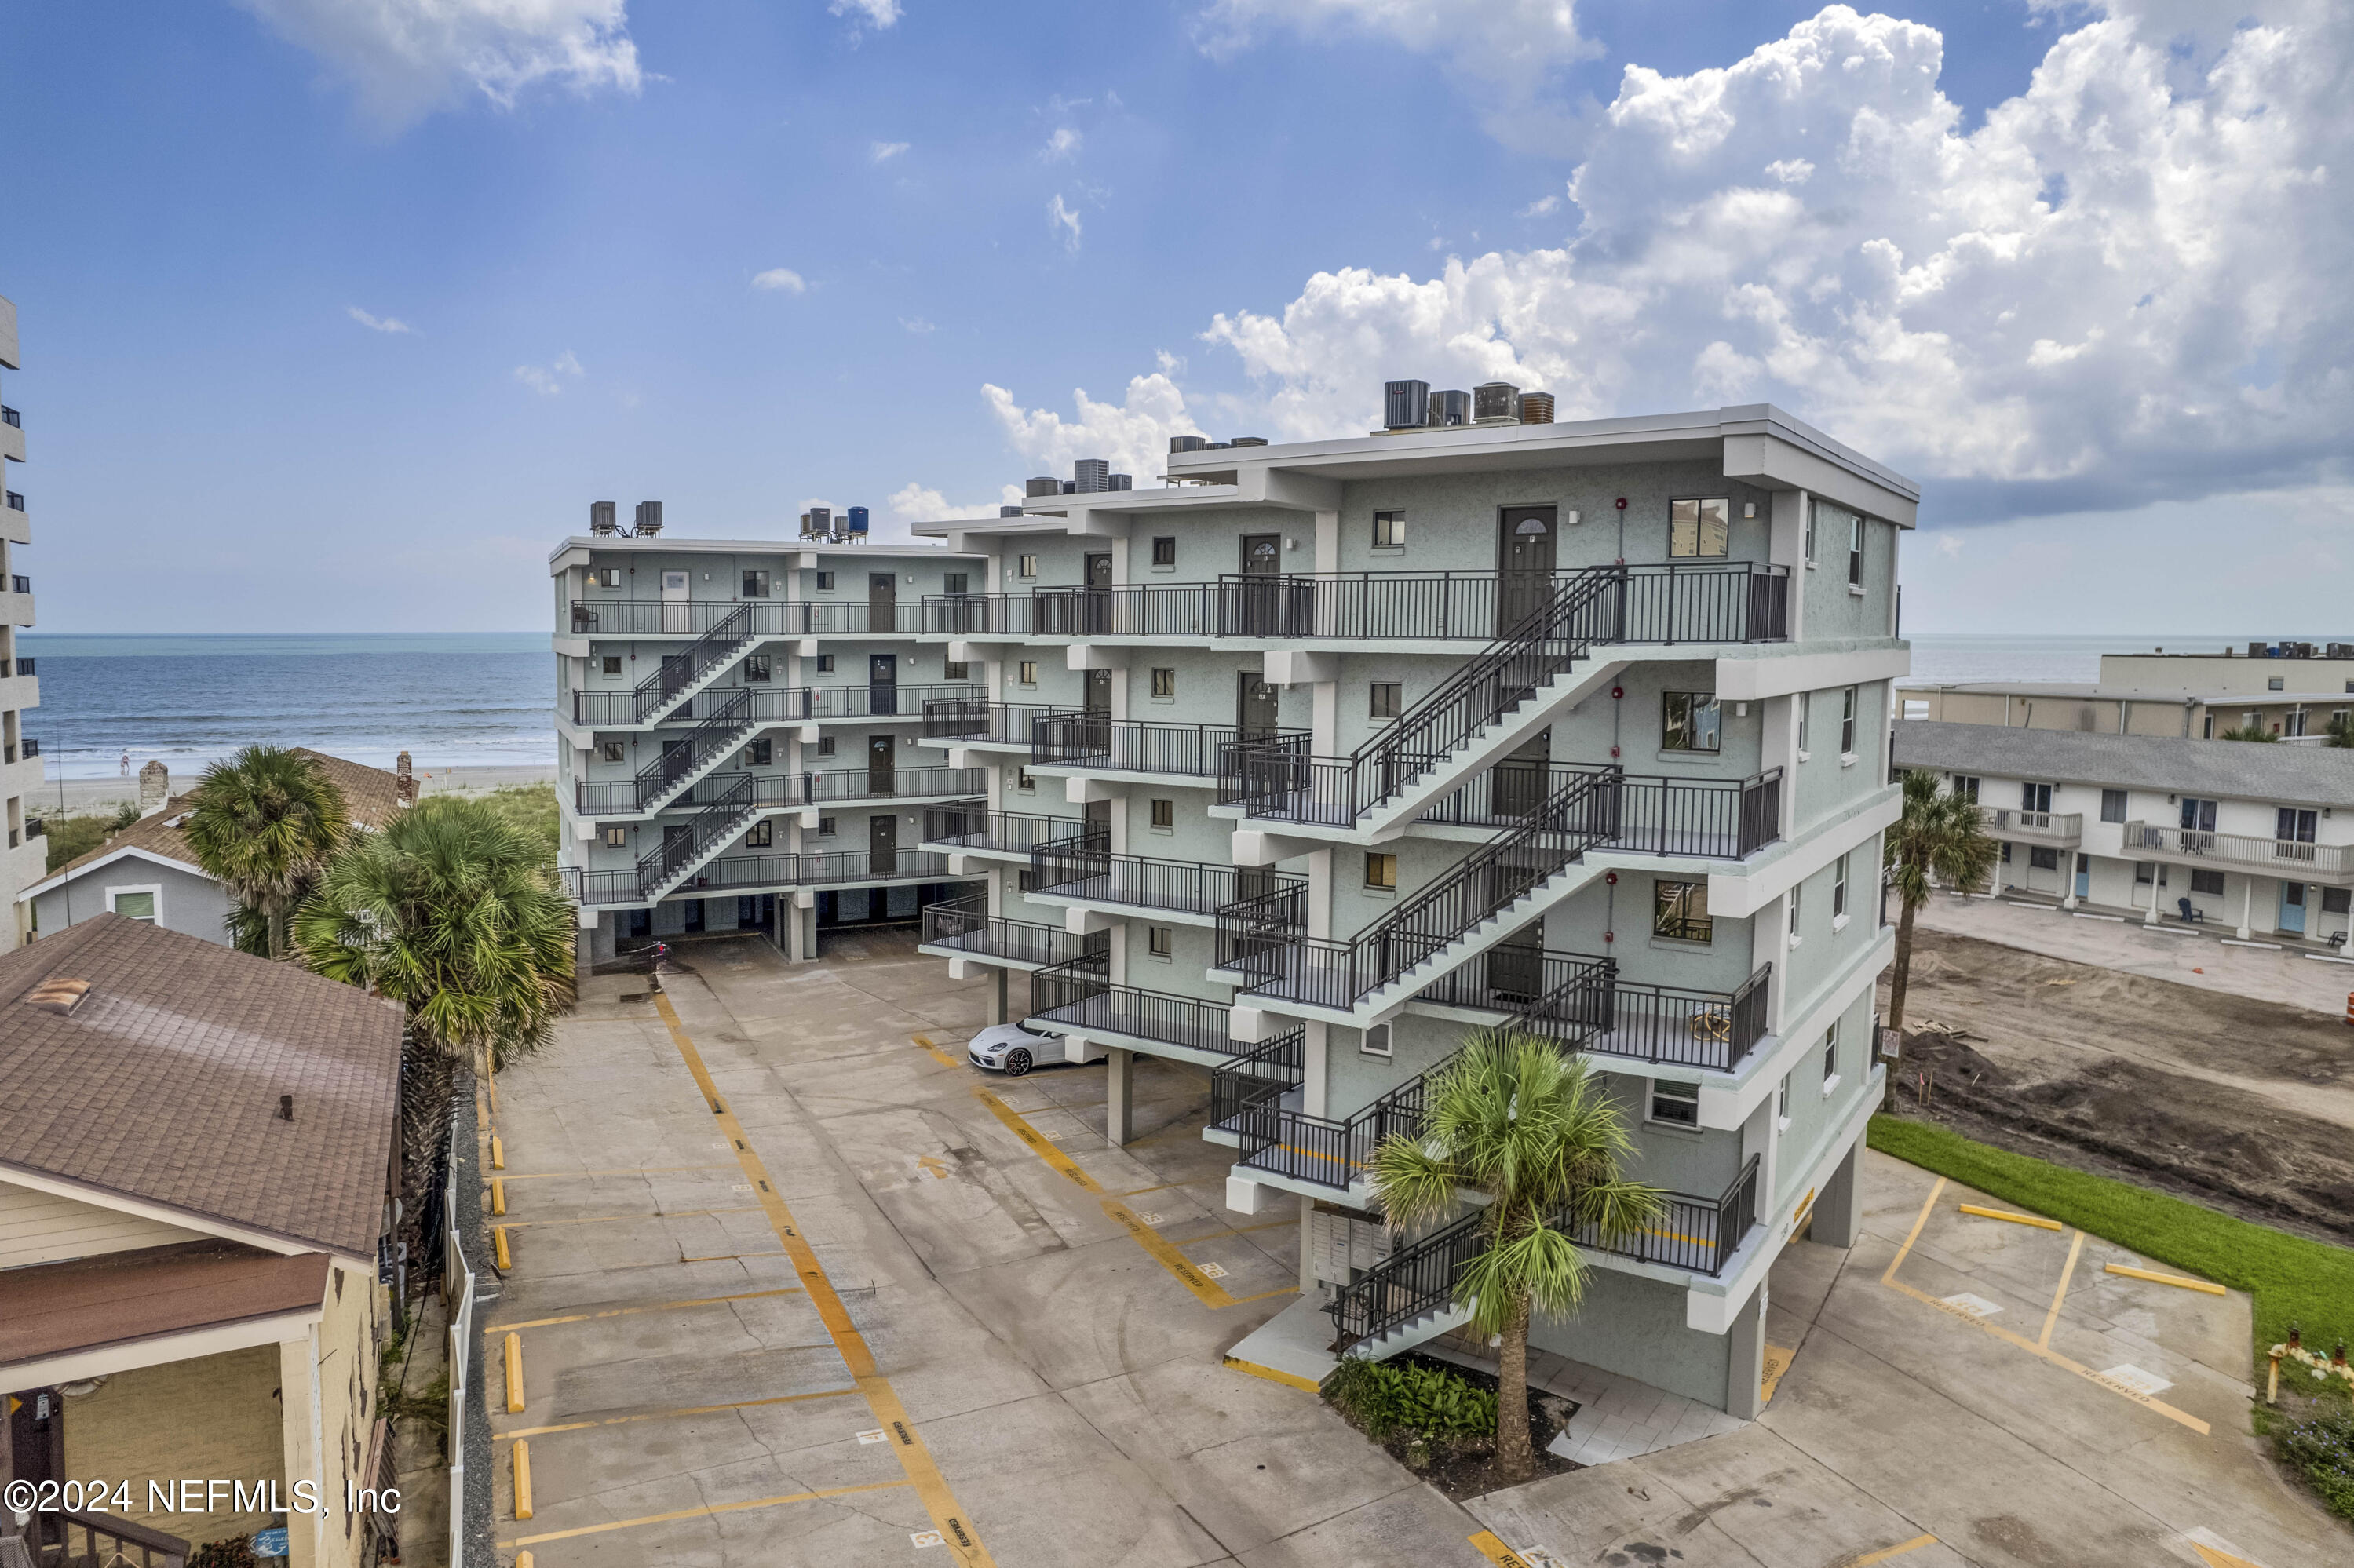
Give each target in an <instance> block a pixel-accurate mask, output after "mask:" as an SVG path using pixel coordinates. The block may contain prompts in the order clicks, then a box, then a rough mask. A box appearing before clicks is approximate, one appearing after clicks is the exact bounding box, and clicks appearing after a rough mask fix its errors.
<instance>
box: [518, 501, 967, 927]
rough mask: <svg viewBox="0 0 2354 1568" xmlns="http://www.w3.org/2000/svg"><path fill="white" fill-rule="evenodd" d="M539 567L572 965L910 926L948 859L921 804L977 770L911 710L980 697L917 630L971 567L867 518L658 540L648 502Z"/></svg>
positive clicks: (602, 510) (938, 885)
mask: <svg viewBox="0 0 2354 1568" xmlns="http://www.w3.org/2000/svg"><path fill="white" fill-rule="evenodd" d="M589 515H590V522H589V532H588V534H587V535H578V536H576V537H573V538H570V539H567V540H566V541H565V542H564V543H563V544H562V545H560V546H557V549H556V551H555V553H554V554H553V555H551V556H549V557H548V569H549V573H550V575H551V577H552V579H553V586H554V588H555V599H556V604H555V611H556V638H555V648H556V654H557V661H556V662H557V709H556V728H557V799H558V800H559V802H560V805H561V814H562V821H563V842H562V845H561V848H560V851H559V854H558V859H559V861H560V863H561V864H562V868H563V873H564V876H565V879H566V882H567V885H569V887H570V889H571V892H572V895H573V896H574V897H575V898H576V899H578V902H579V906H580V922H581V932H582V935H581V947H580V958H581V960H582V962H583V963H585V964H595V963H599V962H604V961H607V960H610V959H612V958H613V957H614V956H615V953H616V951H617V948H618V947H620V946H622V945H626V944H628V943H630V942H631V940H632V939H635V938H656V937H673V936H678V935H683V934H691V933H695V932H705V931H737V930H756V931H759V932H761V933H762V934H764V935H765V936H766V937H767V938H769V940H770V941H772V942H774V943H775V944H776V945H777V946H778V947H779V948H780V949H782V950H783V951H785V952H786V953H787V954H788V955H790V957H792V958H794V959H809V958H813V957H815V956H816V952H817V932H818V929H819V928H820V927H826V926H832V925H835V924H845V925H854V924H860V923H864V922H866V921H870V920H885V919H890V920H912V919H914V918H915V916H916V915H917V912H918V910H919V909H920V908H921V907H922V906H925V905H927V904H929V903H931V902H933V901H935V900H936V899H938V898H939V897H941V896H942V895H943V894H944V892H945V891H946V890H945V889H944V887H943V884H944V883H945V882H946V881H947V880H948V878H949V865H948V857H947V856H946V855H944V854H941V853H936V852H927V851H924V850H921V849H919V848H917V835H918V833H919V832H920V821H921V819H920V816H919V813H920V812H921V811H922V810H924V809H925V808H926V807H927V806H930V805H936V804H938V803H940V802H943V801H949V800H967V799H970V798H971V797H973V796H975V795H977V794H978V793H979V792H980V790H981V776H980V775H979V774H978V773H977V772H975V771H974V770H972V769H970V768H961V767H950V766H948V765H945V764H943V763H942V762H941V761H940V759H939V758H938V754H937V753H934V752H928V751H923V750H920V749H918V748H917V745H916V737H917V736H916V732H917V728H918V726H919V725H920V722H921V719H922V716H923V711H924V705H925V704H926V703H928V702H932V701H938V700H943V699H959V698H970V697H974V696H978V695H979V694H981V692H982V691H983V689H984V688H983V687H982V685H981V683H980V681H979V680H978V679H977V677H975V676H974V675H973V674H972V673H970V671H969V670H968V669H967V667H966V666H965V665H963V664H961V663H958V662H953V661H951V660H949V659H948V658H947V656H946V652H945V650H943V649H942V648H940V647H939V646H938V645H937V644H930V645H927V644H925V643H923V642H921V641H918V639H917V626H918V624H919V622H920V619H921V614H922V609H921V606H922V603H923V601H924V599H926V598H927V597H931V598H937V597H938V596H939V595H941V594H943V593H962V592H965V591H967V590H969V589H970V588H973V587H975V586H976V585H977V582H978V578H979V574H980V570H981V563H979V562H977V561H967V560H959V559H955V558H952V557H951V556H949V555H948V553H947V552H945V551H942V550H940V549H938V548H937V547H932V546H919V547H917V548H914V549H901V550H885V549H881V548H870V547H868V546H866V545H865V544H864V531H865V523H866V514H865V509H864V508H863V507H854V508H851V509H850V511H849V512H848V514H845V516H844V518H843V520H842V521H843V524H845V526H844V527H843V528H841V529H840V530H837V529H836V528H835V526H834V519H833V518H832V516H831V515H830V514H825V513H817V514H812V515H811V517H810V518H808V519H805V520H804V523H803V528H804V536H803V537H802V538H801V539H800V540H798V541H790V540H776V539H765V540H726V539H688V538H676V537H669V536H665V535H663V531H662V511H661V503H658V502H648V503H644V504H642V505H641V506H640V507H639V508H638V512H637V517H636V522H635V525H634V527H633V528H632V529H631V530H630V531H629V532H627V533H624V532H622V531H621V530H620V527H619V526H618V524H617V519H616V516H615V508H614V505H613V503H610V502H599V503H594V504H593V505H592V506H591V508H590V514H589Z"/></svg>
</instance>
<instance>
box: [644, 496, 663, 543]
mask: <svg viewBox="0 0 2354 1568" xmlns="http://www.w3.org/2000/svg"><path fill="white" fill-rule="evenodd" d="M661 532H662V503H661V502H659V501H641V502H639V503H638V533H639V534H640V535H642V536H651V535H655V534H659V533H661Z"/></svg>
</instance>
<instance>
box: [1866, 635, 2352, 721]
mask: <svg viewBox="0 0 2354 1568" xmlns="http://www.w3.org/2000/svg"><path fill="white" fill-rule="evenodd" d="M1899 696H1900V697H1901V698H1902V699H1903V709H1902V715H1903V717H1906V718H1916V719H1929V720H1931V721H1933V722H1935V723H1941V724H1982V725H2006V726H2013V727H2016V728H2020V729H2060V730H2077V731H2081V732H2083V733H2084V734H2088V735H2147V736H2176V737H2185V738H2193V739H2200V740H2213V739H2215V738H2217V737H2218V736H2221V735H2222V734H2223V733H2225V732H2226V731H2229V730H2235V729H2236V730H2246V729H2254V730H2257V731H2260V732H2262V733H2264V734H2266V735H2276V736H2281V737H2282V738H2283V739H2285V740H2295V739H2298V738H2301V737H2302V738H2318V737H2319V736H2324V735H2327V733H2328V731H2329V726H2330V724H2331V722H2332V721H2333V720H2340V719H2349V718H2354V642H2323V643H2313V642H2289V641H2283V642H2251V643H2249V644H2248V645H2247V646H2246V648H2245V650H2244V651H2243V650H2240V649H2223V650H2221V651H2220V652H2211V653H2188V652H2174V653H2168V652H2166V651H2165V650H2163V649H2159V650H2158V651H2156V652H2148V653H2104V654H2102V655H2101V673H2100V679H2099V680H2097V681H2094V682H2091V683H2083V682H2053V681H1980V682H1970V683H1962V684H1956V685H1918V686H1915V685H1908V686H1905V687H1904V688H1903V690H1902V691H1901V692H1900V693H1899Z"/></svg>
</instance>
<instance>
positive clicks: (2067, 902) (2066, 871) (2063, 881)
mask: <svg viewBox="0 0 2354 1568" xmlns="http://www.w3.org/2000/svg"><path fill="white" fill-rule="evenodd" d="M2060 907H2061V908H2062V909H2073V908H2074V907H2076V852H2075V851H2074V850H2072V849H2066V848H2062V850H2061V851H2060Z"/></svg>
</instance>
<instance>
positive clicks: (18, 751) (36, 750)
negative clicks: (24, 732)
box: [0, 735, 41, 762]
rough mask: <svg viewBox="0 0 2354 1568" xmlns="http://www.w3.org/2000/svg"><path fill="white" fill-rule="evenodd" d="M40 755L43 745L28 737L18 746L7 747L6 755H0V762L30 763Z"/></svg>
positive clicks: (17, 744)
mask: <svg viewBox="0 0 2354 1568" xmlns="http://www.w3.org/2000/svg"><path fill="white" fill-rule="evenodd" d="M40 755H41V743H40V742H39V741H37V740H36V739H34V738H33V737H32V736H29V735H28V736H25V737H24V738H23V739H21V740H19V741H17V743H16V745H14V746H11V747H6V748H5V755H0V761H7V762H17V761H24V762H30V761H31V760H32V759H33V758H36V757H38V756H40Z"/></svg>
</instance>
